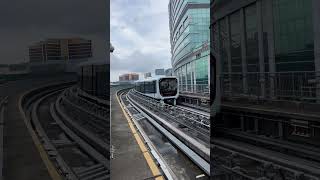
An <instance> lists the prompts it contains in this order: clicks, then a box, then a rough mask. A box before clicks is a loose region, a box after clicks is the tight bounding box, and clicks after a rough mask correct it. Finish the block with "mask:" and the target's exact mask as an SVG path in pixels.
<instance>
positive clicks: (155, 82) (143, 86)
mask: <svg viewBox="0 0 320 180" xmlns="http://www.w3.org/2000/svg"><path fill="white" fill-rule="evenodd" d="M135 90H136V91H137V92H139V93H141V94H143V95H145V96H148V97H152V98H154V99H157V100H160V101H162V102H168V103H171V104H173V105H175V104H176V99H177V98H178V96H179V85H178V79H177V78H176V77H174V76H163V77H162V76H160V77H152V78H148V79H144V80H138V81H136V82H135Z"/></svg>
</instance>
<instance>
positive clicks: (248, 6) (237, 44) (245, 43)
mask: <svg viewBox="0 0 320 180" xmlns="http://www.w3.org/2000/svg"><path fill="white" fill-rule="evenodd" d="M313 3H314V1H312V0H256V1H250V2H248V1H245V0H238V1H223V0H220V1H215V5H214V6H213V20H212V22H211V31H214V32H211V34H214V35H215V36H216V37H214V38H212V40H213V42H211V44H212V46H213V47H214V48H215V52H214V53H215V56H216V57H218V58H217V59H218V60H219V62H220V71H221V73H222V75H221V78H222V79H221V83H222V88H223V90H222V91H223V92H224V93H230V94H232V93H233V95H235V94H238V95H254V96H260V97H265V96H270V97H271V96H273V97H274V96H278V97H280V96H283V97H285V98H287V97H296V96H298V95H299V96H306V95H305V94H306V93H305V91H304V90H303V89H304V88H309V89H311V90H310V92H309V94H312V97H314V96H315V95H314V94H315V88H314V87H315V86H316V85H315V84H312V82H314V80H315V79H316V78H317V77H315V72H317V71H319V68H318V70H316V64H317V63H316V61H315V54H317V53H316V52H315V48H314V44H315V41H319V40H317V39H315V38H314V36H315V32H314V26H313V22H314V16H313V13H314V11H316V10H317V9H315V8H313V7H312V4H313ZM319 67H320V66H319ZM301 82H308V83H306V84H301ZM290 88H291V89H294V90H292V91H291V90H289V89H290ZM301 89H302V90H301ZM297 91H299V93H300V94H297ZM319 95H320V94H319ZM309 96H311V95H308V96H307V97H309Z"/></svg>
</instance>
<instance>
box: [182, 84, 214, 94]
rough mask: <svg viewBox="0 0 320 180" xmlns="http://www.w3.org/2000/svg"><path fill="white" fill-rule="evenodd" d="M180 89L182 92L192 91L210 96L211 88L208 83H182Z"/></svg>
mask: <svg viewBox="0 0 320 180" xmlns="http://www.w3.org/2000/svg"><path fill="white" fill-rule="evenodd" d="M179 90H180V92H181V93H192V94H200V95H204V96H209V94H210V89H209V85H208V84H180V85H179Z"/></svg>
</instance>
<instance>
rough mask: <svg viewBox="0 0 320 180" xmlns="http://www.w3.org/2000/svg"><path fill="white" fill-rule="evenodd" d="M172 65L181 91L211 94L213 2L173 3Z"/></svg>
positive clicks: (184, 0) (187, 0)
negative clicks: (211, 10)
mask: <svg viewBox="0 0 320 180" xmlns="http://www.w3.org/2000/svg"><path fill="white" fill-rule="evenodd" d="M168 10H169V26H170V41H171V54H172V58H171V62H172V67H173V72H174V74H175V75H176V76H177V77H178V79H179V84H180V90H181V91H187V92H191V93H197V92H199V93H201V92H203V91H209V89H208V84H209V83H208V81H209V75H208V74H209V73H208V72H209V67H208V62H209V41H210V36H209V35H210V31H209V25H210V1H209V0H170V2H169V5H168Z"/></svg>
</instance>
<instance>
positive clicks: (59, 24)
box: [0, 0, 109, 64]
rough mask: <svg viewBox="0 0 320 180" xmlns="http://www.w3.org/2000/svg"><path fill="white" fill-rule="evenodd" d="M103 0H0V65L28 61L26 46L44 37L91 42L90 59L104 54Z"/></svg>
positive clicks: (105, 33) (104, 55) (106, 25)
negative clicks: (70, 38) (91, 53)
mask: <svg viewBox="0 0 320 180" xmlns="http://www.w3.org/2000/svg"><path fill="white" fill-rule="evenodd" d="M106 2H107V1H88V0H24V1H21V0H0V22H1V25H0V41H1V42H0V64H3V63H10V64H13V63H19V62H22V61H23V60H26V61H28V60H29V59H28V46H29V45H30V44H32V43H33V42H38V41H41V40H44V39H46V38H60V37H62V38H64V37H82V38H86V39H91V40H92V41H93V55H94V58H96V59H100V58H105V57H106V53H107V51H106V42H108V41H109V40H108V34H109V33H108V32H107V30H109V27H108V24H107V10H106V9H107V4H106Z"/></svg>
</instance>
